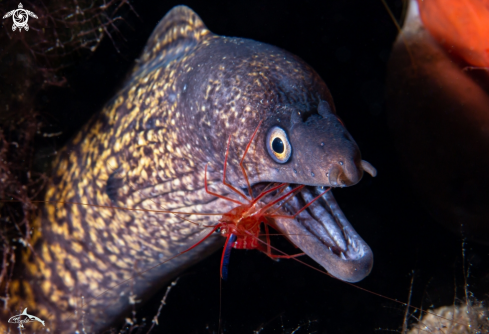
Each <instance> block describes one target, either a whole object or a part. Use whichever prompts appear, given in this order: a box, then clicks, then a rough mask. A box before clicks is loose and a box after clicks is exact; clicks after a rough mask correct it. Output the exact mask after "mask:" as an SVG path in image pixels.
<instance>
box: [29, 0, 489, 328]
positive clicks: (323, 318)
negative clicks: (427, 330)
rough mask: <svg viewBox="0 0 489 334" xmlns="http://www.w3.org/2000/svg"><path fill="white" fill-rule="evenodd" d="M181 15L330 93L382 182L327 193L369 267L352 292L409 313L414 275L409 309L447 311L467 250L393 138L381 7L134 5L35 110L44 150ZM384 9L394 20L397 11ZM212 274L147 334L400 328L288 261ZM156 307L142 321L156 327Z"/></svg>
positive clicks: (259, 1)
mask: <svg viewBox="0 0 489 334" xmlns="http://www.w3.org/2000/svg"><path fill="white" fill-rule="evenodd" d="M178 4H186V5H188V6H189V7H191V8H192V9H194V10H195V11H196V12H197V13H198V14H199V15H200V17H201V18H202V19H203V21H204V22H205V24H206V25H207V27H208V28H209V29H210V30H211V31H212V32H214V33H216V34H220V35H226V36H238V37H244V38H250V39H254V40H258V41H261V42H266V43H269V44H273V45H276V46H279V47H281V48H283V49H286V50H288V51H290V52H292V53H294V54H296V55H298V56H300V57H301V58H302V59H304V60H305V61H306V62H307V63H309V64H310V65H311V66H312V67H313V68H314V69H315V70H316V71H317V72H318V73H319V74H320V76H321V77H322V78H323V79H324V80H325V82H326V83H327V85H328V86H329V88H330V90H331V93H332V95H333V97H334V100H335V103H336V108H337V111H338V114H339V116H340V117H341V118H342V120H343V121H344V123H345V125H346V127H347V128H348V129H349V131H350V133H351V134H352V135H353V137H354V138H355V139H356V141H357V143H358V145H359V147H360V149H361V151H362V155H363V159H365V160H367V161H369V162H371V163H372V164H373V165H374V166H375V167H376V168H377V170H378V177H377V178H375V179H372V178H371V177H370V176H368V175H366V176H365V177H364V179H363V180H362V181H361V183H360V184H358V185H356V186H354V187H352V188H347V189H339V190H335V192H334V193H335V196H336V198H337V200H338V202H339V204H340V206H341V207H342V209H343V211H344V212H345V214H346V216H347V217H348V219H349V220H350V222H351V223H352V224H353V226H354V227H355V229H356V230H357V231H358V232H359V233H360V235H362V236H363V238H364V239H365V240H366V241H367V243H368V244H369V245H370V246H371V247H372V249H373V252H374V255H375V263H374V268H373V271H372V273H371V274H370V276H368V277H367V278H366V279H364V280H363V281H362V282H360V283H359V284H358V285H359V286H361V287H362V288H365V289H368V290H370V291H373V292H374V293H376V294H382V295H385V296H388V297H389V298H394V299H398V300H400V301H407V299H408V293H409V289H410V282H411V276H412V272H413V271H414V273H415V274H414V286H413V300H412V302H413V304H414V305H415V306H417V307H423V308H427V307H430V306H433V305H434V306H441V305H448V304H452V303H453V301H454V299H455V296H454V294H455V292H454V291H455V289H456V288H457V287H458V297H463V291H462V290H460V288H461V287H463V279H464V273H463V268H462V260H461V259H462V236H461V235H454V234H452V233H450V232H448V231H447V230H445V228H444V227H443V226H441V225H439V224H438V223H436V222H435V221H434V220H433V219H432V218H431V217H430V216H429V215H428V213H427V211H426V210H425V209H424V208H423V203H422V202H420V201H419V200H418V198H417V196H416V189H412V188H410V184H409V183H410V181H409V178H408V177H407V174H406V172H405V170H404V169H403V166H401V165H400V163H399V161H398V159H397V155H396V149H395V147H393V145H392V140H391V137H390V134H389V131H388V126H387V122H386V115H385V107H384V88H385V87H384V82H385V80H384V78H385V72H386V64H387V61H388V57H389V52H390V48H391V46H392V43H393V42H394V39H395V37H396V35H397V31H396V28H395V25H394V24H393V22H392V21H391V20H390V18H389V16H388V14H387V12H386V10H385V8H384V7H383V5H382V3H381V0H368V1H354V0H329V1H326V0H321V1H307V0H303V1H264V0H251V1H182V2H176V1H167V0H159V1H133V2H132V5H133V6H134V9H135V11H136V12H137V14H138V16H139V17H137V16H136V15H135V14H134V13H132V12H130V11H127V10H126V14H125V15H124V17H125V22H119V24H118V27H119V29H120V34H119V33H115V34H113V39H112V40H111V39H110V38H106V39H105V40H104V41H103V42H102V44H101V45H100V46H99V48H98V49H97V51H96V52H94V53H93V55H91V56H90V57H89V58H88V59H87V60H85V61H81V62H77V63H76V64H75V66H72V67H70V68H69V69H67V70H65V71H64V72H63V75H64V76H66V78H68V82H69V86H68V87H63V88H58V87H51V88H49V89H47V90H46V91H44V93H43V94H40V95H39V102H38V105H39V107H40V108H41V109H43V110H44V111H46V112H47V113H48V114H49V120H50V123H49V124H47V126H48V128H49V129H47V130H46V129H45V130H46V131H48V130H49V131H51V132H57V131H62V132H63V135H62V136H60V137H56V138H53V139H51V141H50V142H49V145H48V146H47V147H45V148H44V150H45V151H47V152H48V153H49V151H50V150H51V151H54V150H56V149H57V148H59V147H61V146H62V145H63V144H64V142H65V141H66V140H67V139H68V138H69V137H71V136H72V135H73V133H74V131H76V130H77V129H78V128H79V127H80V125H81V124H83V123H84V122H86V120H88V118H89V117H90V116H91V115H92V114H93V113H94V112H97V111H98V110H100V108H101V107H102V106H103V104H104V103H105V102H106V101H107V100H108V99H110V98H111V96H113V94H114V93H115V92H116V90H117V89H118V87H120V85H121V83H122V81H123V79H124V78H125V76H126V74H127V71H128V70H129V69H130V67H131V66H132V64H133V62H134V59H135V58H136V57H137V56H138V55H139V53H140V52H141V50H142V48H143V46H144V44H145V42H146V40H147V38H148V37H149V35H150V33H151V31H152V30H153V28H154V27H155V26H156V25H157V23H158V21H159V20H160V19H161V18H162V17H163V16H164V15H165V14H166V12H168V10H170V9H171V8H172V7H173V6H175V5H178ZM388 4H389V6H390V8H391V9H392V10H393V11H394V13H395V15H396V16H397V18H399V17H400V16H401V11H402V3H401V1H400V0H393V1H388ZM114 45H115V46H114ZM116 47H117V49H118V50H119V51H120V52H117V51H116ZM433 131H436V129H433ZM47 155H49V154H47ZM465 248H466V250H467V255H466V262H467V263H469V264H471V265H472V267H471V270H472V275H471V277H470V278H469V282H470V283H471V285H470V290H471V291H473V292H474V293H475V294H476V297H478V298H479V299H484V298H486V299H487V292H488V290H487V285H488V283H489V274H488V270H487V269H486V268H484V266H483V264H484V263H487V260H488V256H489V254H488V253H489V250H488V248H487V247H483V246H478V245H475V244H472V243H468V244H467V245H466V246H465ZM219 262H220V253H216V254H215V255H213V256H211V257H209V258H207V259H205V260H204V261H202V262H201V263H200V264H199V265H197V266H195V267H193V268H191V269H190V270H188V271H187V272H186V273H185V274H184V275H183V276H182V277H181V279H180V280H179V282H178V284H177V285H176V286H175V287H174V288H173V290H172V291H171V293H170V295H169V297H168V300H167V305H166V306H165V307H164V308H163V311H162V313H161V316H160V318H159V323H160V325H159V326H157V327H156V328H155V329H154V330H153V333H216V332H217V331H218V327H219V322H221V330H222V331H223V332H227V333H253V331H257V332H259V333H374V332H377V333H389V332H391V331H394V332H395V331H396V330H399V329H400V327H401V325H402V322H403V314H404V309H405V308H404V307H403V306H402V305H401V304H396V303H394V302H392V301H389V300H387V299H385V298H382V297H379V296H377V295H374V294H370V293H367V292H364V291H361V290H359V289H356V288H355V287H352V286H350V285H348V284H345V283H343V282H340V281H338V280H335V279H332V278H330V277H328V276H326V275H324V274H321V273H318V272H316V271H314V270H312V269H310V268H307V267H305V266H303V265H301V264H299V263H297V262H295V261H293V260H282V261H280V262H274V261H272V260H270V259H269V258H267V257H266V256H265V255H263V254H261V253H259V252H256V251H236V250H234V251H233V253H232V257H231V262H230V268H229V279H228V281H226V282H223V283H222V287H220V280H219ZM309 262H310V263H312V261H309ZM163 293H164V291H161V292H159V293H158V295H156V296H155V298H154V300H153V301H152V302H151V303H150V304H149V305H147V306H146V307H145V308H144V309H143V310H140V311H138V312H137V314H138V315H139V316H141V317H143V316H144V317H146V318H147V319H148V320H149V319H150V318H152V317H153V315H154V314H155V313H156V308H157V307H158V305H159V300H160V299H161V297H162V295H163ZM220 308H221V313H219V309H220ZM294 330H296V331H294ZM389 330H390V331H389Z"/></svg>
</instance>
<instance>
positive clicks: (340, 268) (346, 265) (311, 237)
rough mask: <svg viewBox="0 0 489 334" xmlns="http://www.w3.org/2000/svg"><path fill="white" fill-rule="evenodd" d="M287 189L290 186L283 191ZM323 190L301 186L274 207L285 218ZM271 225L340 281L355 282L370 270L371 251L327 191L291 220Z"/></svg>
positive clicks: (276, 219) (282, 219)
mask: <svg viewBox="0 0 489 334" xmlns="http://www.w3.org/2000/svg"><path fill="white" fill-rule="evenodd" d="M290 189H292V188H291V186H289V188H288V189H286V190H285V191H288V190H290ZM323 191H324V189H322V188H321V187H305V188H303V190H302V191H301V192H300V193H298V194H297V195H296V196H294V197H293V198H291V199H289V200H287V201H286V202H283V203H278V205H280V204H282V205H280V208H281V209H282V211H283V212H284V213H285V215H293V214H295V213H296V212H297V211H299V210H300V209H301V208H302V207H303V206H304V205H305V204H307V203H309V202H311V201H312V200H313V199H314V198H315V197H316V196H317V195H319V194H320V193H321V192H323ZM275 225H276V228H277V229H278V230H279V231H280V232H282V233H284V234H285V235H286V236H287V238H288V239H289V240H290V241H291V242H292V243H293V244H294V245H296V246H297V247H299V248H300V249H301V250H302V251H303V252H304V253H306V254H307V255H309V256H310V257H311V258H312V259H313V260H315V261H316V262H317V263H319V264H320V265H321V266H323V267H324V268H325V269H326V270H327V271H328V273H329V274H331V275H332V276H334V277H336V278H338V279H340V280H343V281H347V282H358V281H360V280H362V279H363V278H365V277H366V276H367V275H368V274H369V273H370V271H371V269H372V266H373V254H372V250H371V249H370V247H369V246H368V245H367V243H366V242H365V241H364V240H363V239H362V238H361V237H360V236H359V235H358V233H357V232H356V231H355V230H354V229H353V227H352V226H351V224H350V222H349V221H348V220H347V219H346V217H345V215H344V214H343V212H342V211H341V209H340V208H339V206H338V203H337V202H336V200H335V199H334V197H333V194H332V193H331V191H329V192H327V193H325V194H324V195H323V196H322V198H320V199H318V200H317V201H315V202H314V203H312V204H311V205H310V206H309V207H308V208H307V209H306V210H304V211H302V212H301V213H300V214H299V215H298V216H297V217H296V218H295V219H291V218H275Z"/></svg>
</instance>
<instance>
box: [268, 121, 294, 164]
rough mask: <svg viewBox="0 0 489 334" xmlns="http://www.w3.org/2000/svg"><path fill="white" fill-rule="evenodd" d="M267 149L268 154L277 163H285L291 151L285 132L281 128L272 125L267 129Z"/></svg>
mask: <svg viewBox="0 0 489 334" xmlns="http://www.w3.org/2000/svg"><path fill="white" fill-rule="evenodd" d="M267 150H268V154H270V156H271V157H272V159H273V160H275V161H276V162H278V163H281V164H283V163H286V162H287V161H288V160H289V158H290V155H291V153H292V145H290V142H289V139H288V138H287V134H286V133H285V131H284V130H283V129H282V128H279V127H278V126H274V127H273V128H271V129H270V131H268V135H267Z"/></svg>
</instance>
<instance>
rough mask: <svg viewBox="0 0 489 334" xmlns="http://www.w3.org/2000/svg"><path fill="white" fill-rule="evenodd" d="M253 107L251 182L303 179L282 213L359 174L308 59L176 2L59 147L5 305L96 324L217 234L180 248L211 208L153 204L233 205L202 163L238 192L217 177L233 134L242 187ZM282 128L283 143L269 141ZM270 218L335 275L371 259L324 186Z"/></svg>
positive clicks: (355, 273)
mask: <svg viewBox="0 0 489 334" xmlns="http://www.w3.org/2000/svg"><path fill="white" fill-rule="evenodd" d="M260 121H262V124H261V126H260V127H259V128H258V132H257V135H256V137H255V139H254V141H253V142H252V145H251V147H250V150H249V152H248V154H247V156H246V159H245V162H244V166H245V169H246V171H247V174H248V177H249V180H250V183H251V185H252V189H253V190H256V191H258V189H263V186H264V185H265V184H267V183H268V182H283V183H289V184H304V185H307V187H306V188H304V190H303V191H302V192H301V193H299V194H297V195H296V196H295V197H294V198H293V199H292V200H291V201H289V202H287V203H284V204H283V205H282V206H281V209H282V210H284V211H286V212H288V213H290V214H293V213H294V212H296V211H297V210H299V209H300V208H301V207H302V205H304V203H307V202H309V201H310V199H312V198H313V197H314V196H315V194H317V193H318V192H319V190H320V189H321V187H344V186H349V185H353V184H355V183H357V182H358V181H359V180H360V179H361V177H362V175H363V170H367V171H370V172H371V171H372V168H371V166H370V165H369V164H368V163H366V162H364V161H362V160H361V157H360V152H359V149H358V147H357V145H356V143H355V141H354V140H353V139H352V137H351V136H350V134H349V133H348V132H347V130H346V129H345V128H344V126H343V125H342V123H341V122H340V121H339V119H338V117H337V116H336V112H335V110H334V104H333V101H332V98H331V95H330V93H329V91H328V89H327V87H326V85H325V83H324V82H323V80H322V79H321V78H320V77H319V76H318V75H317V73H316V72H315V71H314V70H313V69H312V68H310V67H309V66H308V65H307V64H305V63H304V62H303V61H302V60H300V59H299V58H298V57H296V56H294V55H292V54H290V53H288V52H286V51H283V50H281V49H279V48H277V47H273V46H270V45H267V44H263V43H259V42H255V41H251V40H246V39H242V38H229V37H222V36H217V35H215V34H212V33H211V32H210V31H209V30H207V29H206V27H205V26H204V24H203V22H202V21H201V19H200V18H199V17H198V16H197V15H196V14H195V13H194V12H193V11H192V10H190V9H189V8H187V7H184V6H179V7H175V8H174V9H172V10H171V11H170V12H169V13H168V14H167V15H166V16H165V18H164V19H163V20H162V21H161V22H160V23H159V25H158V26H157V28H156V29H155V31H154V32H153V34H152V36H151V37H150V39H149V41H148V43H147V45H146V47H145V49H144V51H143V53H142V56H141V57H140V59H138V60H137V62H136V65H135V67H134V69H133V70H132V73H131V75H130V76H129V79H128V80H127V82H126V83H125V84H124V86H123V88H122V89H121V90H120V91H119V92H118V93H117V95H116V96H115V97H114V98H113V99H112V100H111V101H110V102H109V103H108V104H107V105H106V107H105V108H104V109H103V110H102V112H101V113H100V114H98V115H96V116H95V117H94V118H93V119H92V120H91V121H90V122H89V123H88V124H86V125H85V126H84V127H83V128H82V130H81V131H80V132H79V133H78V134H77V135H76V136H75V137H74V138H73V139H72V140H71V142H70V143H69V144H68V145H67V147H66V148H64V150H63V151H62V152H60V154H59V156H58V158H57V160H56V161H55V163H54V165H53V169H54V170H53V175H52V178H51V181H50V184H49V187H48V189H47V192H46V196H45V199H46V201H50V202H51V203H50V204H46V205H45V206H44V208H43V211H42V215H41V217H40V218H39V219H38V220H37V221H36V227H35V233H34V235H33V241H32V251H30V250H29V251H26V254H25V262H26V265H25V268H24V271H23V272H22V273H21V274H19V275H18V276H17V278H19V277H20V278H19V279H15V280H14V281H12V283H11V284H10V300H9V303H8V307H7V311H6V313H8V314H7V315H8V316H11V315H15V314H20V312H22V310H23V309H24V308H25V307H28V310H29V314H33V315H35V316H37V317H39V318H40V319H43V320H44V321H45V322H46V327H47V328H50V330H51V332H56V333H73V332H75V331H77V330H78V331H80V332H82V331H83V332H100V331H101V330H103V329H105V328H107V327H108V326H110V325H111V324H113V323H114V321H116V320H117V319H119V318H120V317H122V316H123V315H124V314H125V312H127V311H128V310H129V309H130V307H131V305H132V304H131V303H133V302H134V300H135V299H138V300H139V299H145V298H146V297H147V296H148V294H150V293H151V291H153V290H154V289H155V288H158V287H159V286H161V285H162V284H164V283H166V282H168V280H170V279H171V278H173V277H174V276H175V275H177V274H178V273H179V272H181V271H182V270H183V269H184V268H187V267H188V266H190V265H191V264H193V263H195V262H197V261H198V260H200V259H202V258H203V257H204V256H206V255H207V254H209V253H211V252H212V251H214V250H216V249H217V248H219V247H220V246H221V245H222V243H223V241H224V240H223V238H222V237H220V236H219V235H217V234H216V235H213V236H211V237H210V238H208V239H207V240H206V241H205V242H203V243H202V244H200V245H199V246H198V247H196V248H195V249H192V251H189V252H187V253H184V254H180V253H181V252H182V251H185V250H187V249H188V248H190V247H191V246H192V245H194V244H196V243H197V242H198V241H199V240H201V239H202V238H203V237H204V236H205V235H206V234H207V233H208V232H209V228H208V227H207V228H206V227H205V226H212V225H213V224H216V223H217V222H218V219H219V216H190V217H189V220H191V221H184V220H182V219H181V218H180V217H178V216H175V215H172V214H168V213H161V212H156V211H157V210H171V211H179V212H195V213H209V212H212V213H225V212H228V211H230V210H231V209H232V208H233V207H234V206H235V204H234V203H230V202H228V201H225V200H223V199H220V198H218V197H215V196H212V195H209V194H208V193H206V191H205V189H204V169H205V166H206V164H208V166H209V167H208V168H209V172H208V175H207V178H208V180H209V184H210V188H211V189H212V190H213V191H215V192H218V193H221V194H223V195H226V196H231V197H232V196H237V195H236V194H233V193H232V192H231V191H230V190H229V188H226V187H225V186H224V185H223V184H222V170H223V162H224V155H225V152H226V143H227V139H228V137H229V136H231V147H230V150H229V166H228V172H227V180H228V182H229V183H230V184H232V185H233V186H234V187H236V188H238V189H245V188H246V181H245V178H244V177H243V174H242V173H241V170H240V169H239V159H240V158H241V156H242V154H243V152H244V150H245V146H246V145H247V144H248V142H249V139H250V138H251V136H252V134H253V132H254V130H255V129H256V128H257V125H258V124H259V122H260ZM274 136H275V137H274ZM276 137H278V138H279V139H281V140H282V144H285V145H288V146H287V149H288V150H290V151H288V156H284V155H283V154H282V155H281V153H283V152H281V151H280V147H279V148H278V151H279V152H275V151H274V150H276V149H277V146H276V145H275V144H276V142H275V138H276ZM274 152H275V153H277V154H278V155H276V154H275V153H274ZM264 201H266V200H264ZM60 202H62V203H60ZM73 202H77V203H85V204H90V205H74V204H73ZM120 208H131V209H134V210H122V209H120ZM151 210H156V211H151ZM275 223H276V226H277V229H279V230H280V232H281V233H284V235H288V236H289V239H290V240H291V241H292V242H293V243H294V244H295V245H297V246H298V247H300V248H301V249H302V250H304V251H305V252H306V253H307V254H308V255H310V256H311V257H312V258H314V259H315V260H316V261H317V262H318V263H319V264H320V265H322V266H323V267H324V268H326V269H327V270H328V271H329V272H330V273H331V274H332V275H334V276H336V277H338V278H339V279H342V280H346V281H351V282H354V281H359V280H361V279H362V278H364V277H365V276H366V275H368V273H369V272H370V270H371V267H372V264H373V257H372V252H371V250H370V248H369V247H368V245H367V244H366V243H365V242H364V241H363V240H362V239H361V237H360V236H359V235H358V234H357V233H356V232H355V230H354V229H353V228H352V227H351V225H350V224H349V223H348V221H347V220H346V218H345V217H344V215H343V214H342V212H341V210H340V209H339V208H338V205H337V204H336V202H335V201H334V198H333V197H332V194H331V193H328V194H326V195H324V196H323V198H321V199H320V200H318V201H316V202H315V203H314V204H313V205H311V207H309V208H308V210H306V211H304V212H302V213H301V214H300V215H299V216H298V217H297V218H296V219H285V218H280V219H277V221H276V222H275ZM199 224H200V225H199ZM179 254H180V255H179ZM173 257H175V258H173ZM169 259H172V260H171V261H168V262H165V263H164V264H163V265H160V266H156V265H157V264H158V263H160V262H162V261H166V260H169ZM152 267H155V268H152ZM149 268H152V269H151V270H148V269H149ZM147 270H148V271H147ZM143 272H144V273H143ZM141 273H143V274H141ZM139 274H141V275H139ZM135 276H137V277H135ZM134 277H135V278H134ZM123 281H128V282H129V283H128V284H119V283H121V282H123ZM19 310H20V312H19ZM2 325H4V324H2ZM27 326H29V328H28V329H27V331H30V330H34V329H35V328H42V326H41V325H40V324H38V327H35V325H34V324H26V327H27Z"/></svg>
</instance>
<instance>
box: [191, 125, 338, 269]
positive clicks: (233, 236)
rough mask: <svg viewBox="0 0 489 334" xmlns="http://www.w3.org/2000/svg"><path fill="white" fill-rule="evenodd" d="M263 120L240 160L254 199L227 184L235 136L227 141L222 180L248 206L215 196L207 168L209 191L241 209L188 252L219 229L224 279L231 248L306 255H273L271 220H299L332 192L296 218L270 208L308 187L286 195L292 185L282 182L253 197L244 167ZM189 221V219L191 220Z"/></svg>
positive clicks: (223, 220)
mask: <svg viewBox="0 0 489 334" xmlns="http://www.w3.org/2000/svg"><path fill="white" fill-rule="evenodd" d="M261 123H262V121H260V122H259V123H258V126H257V127H256V129H255V131H254V133H253V135H252V136H251V139H250V141H249V142H248V145H247V146H246V149H245V151H244V153H243V156H242V157H241V160H240V163H239V165H240V168H241V170H242V172H243V175H244V177H245V179H246V184H247V187H248V192H249V194H250V196H251V198H248V197H247V196H246V195H244V194H243V193H242V192H240V191H239V190H237V189H236V188H235V187H233V186H232V185H231V184H229V183H228V182H226V169H227V161H228V156H229V146H230V143H231V136H229V138H228V142H227V148H226V156H225V158H224V170H223V178H222V183H223V184H224V185H226V186H227V187H229V188H230V189H231V190H232V191H234V192H235V193H237V194H238V195H239V196H241V197H242V198H243V199H244V201H245V202H244V203H243V202H241V201H238V200H235V199H232V198H229V197H226V196H223V195H220V194H217V193H214V192H212V191H210V190H209V189H208V184H207V165H206V166H205V191H206V192H207V193H208V194H210V195H213V196H216V197H219V198H222V199H224V200H227V201H230V202H233V203H236V204H238V206H237V207H235V208H233V209H232V210H231V211H229V212H226V213H224V214H223V215H222V217H221V219H219V223H218V224H216V225H215V226H214V227H213V228H212V230H211V231H210V232H209V234H207V235H206V236H205V237H204V238H203V239H202V240H200V241H199V242H198V243H196V244H195V245H194V246H192V247H190V248H189V249H188V250H186V251H185V252H187V251H190V250H191V249H193V248H195V247H196V246H198V245H199V244H200V243H202V242H203V241H204V240H206V239H207V238H208V237H210V236H211V235H212V233H214V232H215V231H217V230H219V232H220V234H221V235H222V236H224V237H226V243H225V246H224V250H223V253H222V257H221V277H222V278H223V279H225V278H226V276H227V269H226V266H227V261H228V260H229V251H230V249H231V248H236V249H257V250H259V251H261V252H263V253H265V254H266V255H267V256H269V257H270V258H272V259H277V258H287V259H290V258H294V257H297V256H300V255H304V253H299V254H296V255H287V254H280V255H278V254H273V253H272V248H271V246H270V234H269V226H271V227H272V228H273V227H274V226H273V222H272V221H271V220H270V218H276V217H280V218H290V219H293V218H295V217H297V216H298V215H299V214H300V213H301V212H302V211H304V210H305V209H306V208H307V207H308V206H309V205H311V204H312V203H314V202H315V201H316V200H317V199H319V198H320V197H321V196H323V195H324V194H325V193H326V192H328V191H329V190H330V188H327V189H326V190H325V191H324V192H322V193H321V194H319V195H318V196H317V197H315V198H314V199H313V200H312V201H310V202H309V203H307V204H306V205H304V206H303V207H302V209H300V210H298V211H297V212H296V213H295V214H294V215H277V214H274V213H273V212H270V209H272V208H274V205H276V204H278V203H280V202H282V201H285V200H286V199H287V198H289V197H290V196H292V195H294V194H295V193H297V192H298V191H300V190H301V189H302V188H304V185H299V186H297V187H295V188H294V189H292V190H290V191H288V192H286V193H285V194H283V193H282V192H283V190H284V189H285V188H286V187H287V186H288V185H289V184H286V183H279V184H275V185H273V186H271V187H270V188H269V189H264V190H263V191H262V192H261V193H260V194H259V195H258V196H257V197H256V198H254V197H253V192H252V189H251V185H250V182H249V179H248V176H247V174H246V170H245V168H244V166H243V161H244V159H245V157H246V154H247V153H248V150H249V148H250V146H251V143H252V142H253V139H254V138H255V135H256V133H257V132H258V129H259V128H260V125H261ZM275 191H278V194H277V195H276V196H275V198H274V199H272V200H271V201H270V202H269V203H268V204H263V203H261V202H260V200H261V199H262V198H264V197H265V196H267V195H270V194H272V193H273V192H275ZM187 221H188V220H187ZM262 224H263V226H264V229H265V237H266V241H261V240H260V233H261V225H262Z"/></svg>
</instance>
